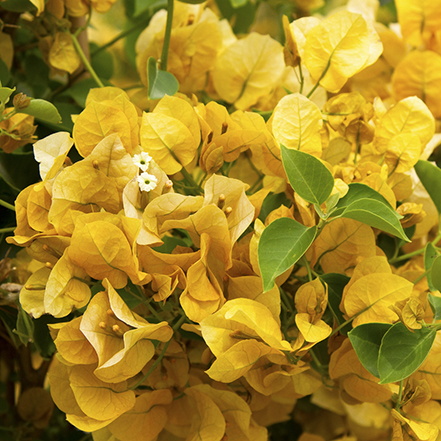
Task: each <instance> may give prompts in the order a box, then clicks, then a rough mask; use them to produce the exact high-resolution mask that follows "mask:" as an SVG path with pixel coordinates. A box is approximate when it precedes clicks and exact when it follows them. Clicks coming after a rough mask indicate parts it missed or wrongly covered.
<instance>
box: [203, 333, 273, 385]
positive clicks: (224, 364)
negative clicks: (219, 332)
mask: <svg viewBox="0 0 441 441" xmlns="http://www.w3.org/2000/svg"><path fill="white" fill-rule="evenodd" d="M273 351H274V350H273V349H272V348H270V347H269V346H267V345H266V344H264V343H261V342H258V341H255V340H243V341H239V343H237V344H235V345H234V346H233V347H231V348H230V349H228V351H226V352H224V353H223V354H222V355H220V356H219V357H218V358H217V359H216V361H215V362H214V363H213V364H212V365H211V367H210V369H208V370H207V371H205V373H206V374H207V375H208V376H209V377H210V378H212V379H213V380H215V381H221V382H222V383H232V382H233V381H236V380H237V379H239V378H240V377H242V376H243V375H245V374H246V373H247V372H248V371H249V370H250V369H252V368H253V366H254V364H255V363H257V362H258V361H259V360H260V359H261V358H262V357H264V356H265V355H267V354H268V353H270V352H273ZM276 352H277V351H276Z"/></svg>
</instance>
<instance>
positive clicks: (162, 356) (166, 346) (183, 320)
mask: <svg viewBox="0 0 441 441" xmlns="http://www.w3.org/2000/svg"><path fill="white" fill-rule="evenodd" d="M186 319H187V317H186V316H185V315H183V316H182V317H181V318H180V319H179V320H178V321H177V322H176V324H175V325H174V326H173V328H172V329H173V333H174V332H176V331H177V329H178V328H180V327H181V325H182V323H184V322H185V320H186ZM171 341H172V338H171V339H170V340H169V341H168V342H167V343H166V344H165V345H164V347H163V348H162V351H161V353H160V354H159V356H158V358H157V359H156V361H155V362H154V363H153V364H152V366H151V368H150V369H149V370H148V372H147V373H146V374H145V375H144V376H143V377H142V378H141V379H140V380H139V381H138V382H137V383H136V384H135V385H134V386H132V387H131V388H130V390H135V389H136V388H137V387H139V386H140V385H141V384H142V383H144V381H145V380H147V378H148V377H150V375H151V374H152V373H153V371H154V370H155V369H156V367H157V366H158V364H159V363H161V360H162V359H163V358H164V355H165V353H166V352H167V348H168V346H169V345H170V343H171Z"/></svg>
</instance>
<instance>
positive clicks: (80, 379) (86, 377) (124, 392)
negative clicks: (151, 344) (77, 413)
mask: <svg viewBox="0 0 441 441" xmlns="http://www.w3.org/2000/svg"><path fill="white" fill-rule="evenodd" d="M93 370H94V367H93V365H92V366H91V365H87V366H81V365H78V366H74V367H73V368H72V372H71V374H70V377H69V379H70V384H71V387H72V391H73V393H74V395H75V399H76V400H77V403H78V406H79V407H80V408H81V410H82V411H83V412H84V413H85V414H86V415H87V416H89V417H91V418H94V419H97V420H100V421H104V420H109V419H111V418H115V417H118V416H120V415H122V414H123V413H125V412H127V411H129V410H130V409H132V408H133V406H134V405H135V402H136V399H135V392H133V391H132V390H130V389H128V388H127V383H126V382H125V381H124V382H121V383H112V384H111V383H105V382H103V381H101V380H99V379H98V378H97V377H95V375H94V374H93Z"/></svg>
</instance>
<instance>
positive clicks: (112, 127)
mask: <svg viewBox="0 0 441 441" xmlns="http://www.w3.org/2000/svg"><path fill="white" fill-rule="evenodd" d="M111 133H117V134H118V136H119V137H120V138H121V142H122V143H123V146H124V148H125V149H126V150H127V151H128V152H129V153H130V152H131V151H132V129H131V125H130V122H129V119H128V118H127V116H126V115H125V113H124V112H123V110H121V109H119V108H118V107H114V106H111V105H108V104H104V103H101V102H97V101H95V100H92V101H91V102H90V104H89V105H87V106H86V108H85V109H84V110H83V111H82V112H81V113H80V114H79V115H78V117H77V118H76V120H75V125H74V129H73V138H74V140H75V147H76V148H77V150H78V152H79V153H80V155H81V156H83V157H86V156H88V155H89V154H90V153H91V152H92V150H93V149H94V148H95V146H96V145H97V144H98V143H99V142H100V141H102V140H103V139H104V138H105V137H106V136H107V135H110V134H111Z"/></svg>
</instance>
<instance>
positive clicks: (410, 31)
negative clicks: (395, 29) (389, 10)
mask: <svg viewBox="0 0 441 441" xmlns="http://www.w3.org/2000/svg"><path fill="white" fill-rule="evenodd" d="M396 5H397V12H398V21H399V22H400V25H401V29H402V31H401V32H402V33H403V37H404V39H405V40H406V41H407V42H408V43H409V44H411V45H412V46H420V45H421V44H423V42H425V41H427V40H429V39H430V38H431V36H432V35H433V33H435V32H437V31H439V29H440V27H441V18H440V17H441V5H440V4H439V3H438V2H431V1H425V0H418V1H412V0H397V1H396Z"/></svg>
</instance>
